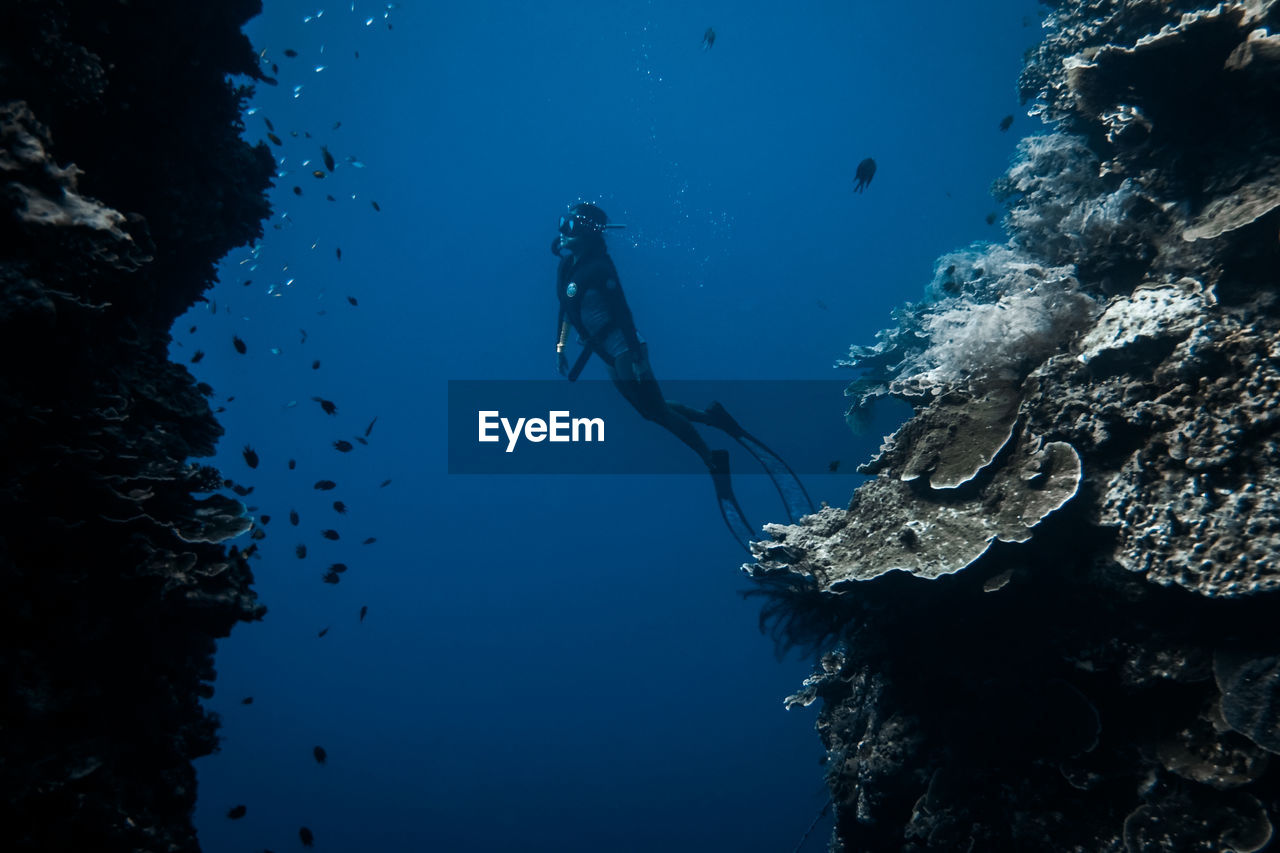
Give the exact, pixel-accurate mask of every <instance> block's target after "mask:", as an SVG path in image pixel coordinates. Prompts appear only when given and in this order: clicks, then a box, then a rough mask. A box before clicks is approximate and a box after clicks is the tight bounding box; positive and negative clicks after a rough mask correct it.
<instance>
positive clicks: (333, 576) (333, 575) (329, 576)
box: [320, 569, 342, 584]
mask: <svg viewBox="0 0 1280 853" xmlns="http://www.w3.org/2000/svg"><path fill="white" fill-rule="evenodd" d="M320 579H321V580H322V581H324V582H325V583H330V584H333V583H337V582H338V581H340V580H342V578H340V577H338V573H337V572H335V571H334V570H333V569H330V570H329V571H327V572H325V573H324V574H323V575H321V576H320Z"/></svg>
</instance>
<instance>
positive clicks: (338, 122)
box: [333, 121, 342, 130]
mask: <svg viewBox="0 0 1280 853" xmlns="http://www.w3.org/2000/svg"><path fill="white" fill-rule="evenodd" d="M340 127H342V122H340V121H335V122H334V123H333V129H334V130H337V129H338V128H340Z"/></svg>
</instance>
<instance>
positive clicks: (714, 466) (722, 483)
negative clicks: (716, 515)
mask: <svg viewBox="0 0 1280 853" xmlns="http://www.w3.org/2000/svg"><path fill="white" fill-rule="evenodd" d="M711 482H712V483H714V484H715V487H716V502H717V503H718V504H719V505H720V515H721V517H722V518H724V523H725V526H726V527H728V528H729V532H730V533H732V534H733V538H734V539H736V540H738V544H740V545H741V546H742V547H743V548H745V549H746V550H747V553H748V554H749V553H751V539H752V537H753V528H752V527H751V525H750V524H748V523H747V517H746V516H745V515H744V514H743V512H742V507H740V506H738V499H737V498H735V497H734V496H733V485H732V483H731V482H730V479H729V451H727V450H713V451H711Z"/></svg>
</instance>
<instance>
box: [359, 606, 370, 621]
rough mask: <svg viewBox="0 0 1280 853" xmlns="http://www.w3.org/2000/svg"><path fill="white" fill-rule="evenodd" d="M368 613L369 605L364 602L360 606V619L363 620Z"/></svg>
mask: <svg viewBox="0 0 1280 853" xmlns="http://www.w3.org/2000/svg"><path fill="white" fill-rule="evenodd" d="M368 615H369V605H367V604H365V605H362V606H361V607H360V621H361V622H363V621H364V617H365V616H368Z"/></svg>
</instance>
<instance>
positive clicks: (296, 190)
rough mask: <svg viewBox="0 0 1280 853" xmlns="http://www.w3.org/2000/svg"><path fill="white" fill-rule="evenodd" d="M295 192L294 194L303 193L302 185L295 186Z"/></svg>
mask: <svg viewBox="0 0 1280 853" xmlns="http://www.w3.org/2000/svg"><path fill="white" fill-rule="evenodd" d="M293 194H294V195H302V187H294V188H293Z"/></svg>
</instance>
